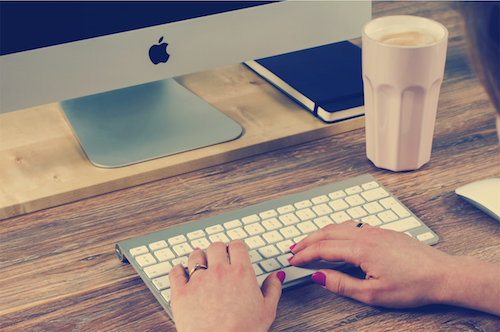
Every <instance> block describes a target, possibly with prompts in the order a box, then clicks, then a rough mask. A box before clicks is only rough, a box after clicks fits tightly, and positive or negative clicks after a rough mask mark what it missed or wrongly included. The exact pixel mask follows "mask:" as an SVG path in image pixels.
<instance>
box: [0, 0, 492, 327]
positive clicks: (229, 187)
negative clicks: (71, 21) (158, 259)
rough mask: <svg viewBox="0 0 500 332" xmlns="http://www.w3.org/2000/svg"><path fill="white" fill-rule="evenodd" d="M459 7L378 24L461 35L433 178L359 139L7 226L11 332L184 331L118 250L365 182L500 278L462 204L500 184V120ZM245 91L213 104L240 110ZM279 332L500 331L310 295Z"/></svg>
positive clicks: (400, 9) (287, 304)
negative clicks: (308, 193)
mask: <svg viewBox="0 0 500 332" xmlns="http://www.w3.org/2000/svg"><path fill="white" fill-rule="evenodd" d="M454 6H455V4H454V3H453V2H447V1H443V2H420V1H419V2H374V3H373V17H378V16H384V15H390V14H414V15H420V16H424V17H430V18H433V19H436V20H438V21H440V22H441V23H443V24H444V25H445V26H446V27H447V28H448V30H449V32H450V39H449V48H448V58H447V64H446V71H445V79H444V83H443V86H442V89H441V95H440V100H439V106H438V108H439V109H438V115H437V122H436V129H435V138H434V143H433V152H432V157H431V160H430V162H429V163H428V164H426V165H424V166H423V167H422V168H421V169H419V170H417V171H412V172H401V173H394V172H390V171H385V170H381V169H377V168H376V167H374V166H373V164H372V163H371V162H370V161H368V160H367V159H366V156H365V134H364V129H358V130H354V131H350V132H346V133H341V134H338V135H333V136H327V137H324V138H322V139H318V140H313V141H311V142H308V143H303V144H299V145H295V146H291V147H287V148H284V149H278V150H275V151H271V152H267V153H263V154H260V155H255V156H251V157H247V158H243V159H239V160H236V161H231V162H227V163H223V164H219V165H214V166H211V167H208V168H204V169H201V170H197V171H193V172H190V173H185V174H181V175H176V176H172V177H169V178H166V179H162V180H158V181H154V182H149V183H146V184H141V185H137V186H134V187H130V188H128V189H124V190H119V191H114V192H111V193H107V194H103V195H99V196H95V197H91V198H87V199H84V200H80V201H77V202H73V203H68V204H65V205H61V206H57V207H53V208H49V209H45V210H41V211H37V212H33V213H29V214H25V215H21V216H16V217H11V218H7V219H4V220H1V221H0V223H1V227H0V330H2V331H174V330H175V326H174V324H173V322H172V321H171V320H170V318H169V317H168V315H167V314H166V313H165V312H164V310H163V309H162V308H161V306H160V305H159V304H158V303H157V302H156V300H155V299H154V297H153V296H152V294H150V292H149V291H148V289H147V288H146V286H145V285H144V284H143V283H142V281H141V280H140V278H139V277H138V276H137V275H136V273H135V272H134V270H133V268H132V267H131V266H130V265H128V264H123V263H120V262H119V261H118V259H117V258H116V256H115V253H114V244H115V243H117V242H119V241H122V240H126V239H129V238H132V237H136V236H140V235H144V234H147V233H150V232H154V231H158V230H161V229H165V228H168V227H172V226H175V225H180V224H183V223H187V222H190V221H193V220H198V219H202V218H205V217H209V216H213V215H216V214H220V213H224V212H228V211H232V210H235V209H238V208H242V207H245V206H249V205H252V204H256V203H260V202H264V201H267V200H270V199H273V198H278V197H282V196H285V195H288V194H292V193H296V192H299V191H302V190H306V189H310V188H314V187H318V186H321V185H323V184H326V183H331V182H335V181H339V180H342V179H346V178H350V177H353V176H357V175H360V174H364V173H371V174H372V175H374V176H375V177H376V178H377V179H378V180H379V181H380V182H381V183H382V184H383V185H384V186H386V187H387V188H388V189H389V190H390V191H391V192H392V193H393V194H394V195H395V196H396V197H398V198H399V199H400V200H401V201H402V202H403V203H404V204H405V205H406V206H407V207H408V208H410V209H411V210H412V211H413V212H414V213H415V214H416V215H417V216H418V217H419V218H420V219H421V220H422V221H423V222H424V223H426V224H427V225H428V226H429V227H430V228H431V229H432V230H433V231H435V232H436V233H437V234H438V235H439V237H440V241H439V243H438V244H437V245H436V248H438V249H440V250H442V251H445V252H447V253H450V254H454V255H470V256H475V257H478V258H481V259H484V260H486V261H489V262H494V263H498V264H500V224H499V223H498V222H497V221H495V220H493V219H492V218H491V217H489V216H487V215H486V214H484V213H482V212H481V211H479V210H477V209H475V208H474V207H472V206H471V205H470V204H468V203H466V202H465V201H463V200H461V199H460V198H459V197H458V196H457V195H456V194H455V193H454V190H455V189H456V188H457V187H459V186H461V185H463V184H466V183H469V182H472V181H476V180H479V179H483V178H488V177H500V149H499V142H498V137H497V134H496V130H495V111H494V109H493V107H492V105H491V103H490V102H489V100H488V97H487V95H486V93H485V91H484V89H483V88H482V87H481V85H480V84H479V82H478V80H477V78H476V76H475V74H474V73H473V71H472V70H471V67H470V65H469V62H468V60H467V55H466V51H465V46H464V39H463V33H462V31H461V28H460V21H459V17H458V14H457V12H456V11H455V9H454V8H455V7H454ZM235 75H236V74H235ZM237 81H238V80H237V79H236V80H234V81H228V83H227V91H228V93H227V94H224V93H221V94H220V95H217V94H213V95H211V96H210V98H212V99H213V100H216V99H220V103H227V107H231V105H237V104H238V103H239V101H238V97H237V96H236V95H238V93H233V91H236V90H238V89H239V86H238V84H237V83H234V84H235V85H233V84H232V83H231V82H237ZM271 89H272V87H270V86H267V87H265V90H266V91H267V90H271ZM273 95H275V94H274V92H273ZM233 96H235V97H234V98H233ZM279 98H280V99H279V100H280V102H282V103H290V101H289V100H287V99H286V97H285V96H280V97H279ZM263 102H264V101H263ZM255 121H257V120H255ZM26 153H28V152H26ZM30 153H36V151H35V152H30ZM14 179H15V181H23V179H21V178H14ZM499 266H500V265H499ZM499 273H500V268H499ZM470 286H471V285H464V287H470ZM271 330H272V331H500V321H499V318H498V317H496V316H492V315H489V314H485V313H481V312H477V311H473V310H468V309H462V308H456V307H452V306H443V305H431V306H425V307H421V308H416V309H401V310H394V309H384V308H378V307H371V306H367V305H364V304H361V303H359V302H356V301H354V300H351V299H347V298H343V297H339V296H337V295H334V294H332V293H330V292H328V291H326V290H324V289H323V288H322V287H319V286H317V285H315V284H307V285H303V286H300V287H297V288H294V289H289V290H286V291H285V292H284V293H283V296H282V299H281V300H280V304H279V307H278V313H277V318H276V321H275V322H274V324H273V325H272V327H271Z"/></svg>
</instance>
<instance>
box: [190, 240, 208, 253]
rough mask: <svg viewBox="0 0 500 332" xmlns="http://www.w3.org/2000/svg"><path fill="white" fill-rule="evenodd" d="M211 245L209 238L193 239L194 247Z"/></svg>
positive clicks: (204, 247) (201, 247)
mask: <svg viewBox="0 0 500 332" xmlns="http://www.w3.org/2000/svg"><path fill="white" fill-rule="evenodd" d="M209 245H210V242H208V240H207V238H205V237H202V238H201V239H196V240H193V241H191V246H192V247H193V248H199V249H201V250H205V249H207V248H208V246H209Z"/></svg>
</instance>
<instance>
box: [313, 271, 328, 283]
mask: <svg viewBox="0 0 500 332" xmlns="http://www.w3.org/2000/svg"><path fill="white" fill-rule="evenodd" d="M311 279H312V281H313V282H315V283H317V284H320V285H321V286H325V285H326V276H325V275H324V274H323V273H321V272H316V273H314V274H313V275H312V277H311Z"/></svg>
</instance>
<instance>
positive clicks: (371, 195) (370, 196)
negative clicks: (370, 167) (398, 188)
mask: <svg viewBox="0 0 500 332" xmlns="http://www.w3.org/2000/svg"><path fill="white" fill-rule="evenodd" d="M361 196H363V198H364V199H366V200H367V201H368V202H371V201H374V200H377V199H382V198H384V197H388V196H389V193H388V192H387V191H386V190H385V189H384V188H377V189H372V190H368V191H365V192H363V193H361Z"/></svg>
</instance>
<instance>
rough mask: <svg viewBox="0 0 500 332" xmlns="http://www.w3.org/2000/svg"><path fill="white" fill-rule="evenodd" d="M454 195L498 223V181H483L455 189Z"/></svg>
mask: <svg viewBox="0 0 500 332" xmlns="http://www.w3.org/2000/svg"><path fill="white" fill-rule="evenodd" d="M455 193H456V194H457V195H458V196H460V197H462V198H463V199H465V200H466V201H467V202H469V203H471V204H472V205H474V206H475V207H477V208H478V209H480V210H482V211H484V212H485V213H487V214H489V215H490V216H492V217H493V218H495V219H496V220H498V221H500V179H495V178H494V179H484V180H479V181H476V182H472V183H469V184H466V185H465V186H462V187H460V188H457V189H456V190H455Z"/></svg>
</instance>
